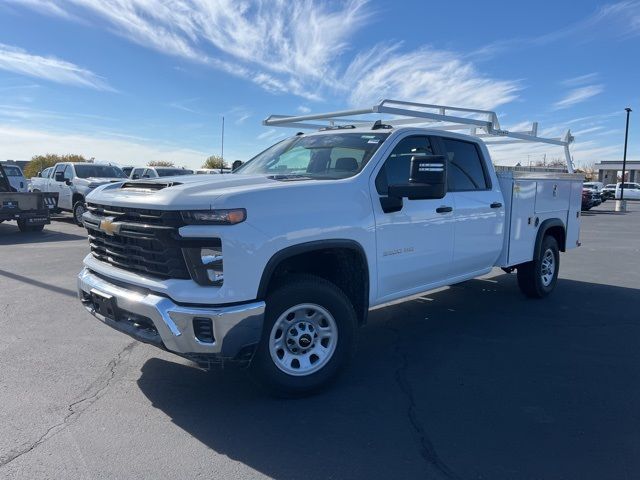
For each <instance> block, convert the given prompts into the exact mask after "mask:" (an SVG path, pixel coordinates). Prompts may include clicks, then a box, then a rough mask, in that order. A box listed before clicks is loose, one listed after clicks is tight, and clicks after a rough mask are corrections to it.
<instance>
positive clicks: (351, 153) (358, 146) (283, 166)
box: [236, 133, 389, 179]
mask: <svg viewBox="0 0 640 480" xmlns="http://www.w3.org/2000/svg"><path fill="white" fill-rule="evenodd" d="M388 136H389V133H336V134H322V135H311V136H308V137H305V136H301V137H297V136H296V137H293V138H290V139H287V140H283V141H282V142H280V143H276V144H275V145H273V146H272V147H270V148H268V149H267V150H265V151H264V152H262V153H260V154H259V155H257V156H256V157H254V158H253V159H251V160H249V161H248V162H247V163H245V164H244V165H243V166H242V167H240V168H239V169H238V170H236V172H237V173H249V174H270V175H287V176H289V175H292V176H303V177H309V178H323V179H337V178H346V177H351V176H353V175H355V174H356V173H358V172H359V171H360V170H362V168H363V167H364V166H365V165H366V163H367V162H368V161H369V159H370V158H371V157H372V156H373V154H374V153H375V152H376V150H377V149H378V147H379V146H380V145H382V143H383V142H384V140H385V139H386V138H387V137H388Z"/></svg>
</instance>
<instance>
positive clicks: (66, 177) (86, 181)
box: [29, 162, 126, 226]
mask: <svg viewBox="0 0 640 480" xmlns="http://www.w3.org/2000/svg"><path fill="white" fill-rule="evenodd" d="M125 178H126V175H125V174H124V172H123V171H122V170H121V169H120V167H116V166H113V165H107V164H101V163H80V162H77V163H73V162H63V163H56V164H55V165H54V166H53V167H50V168H47V169H45V170H43V171H42V172H40V173H39V174H38V176H36V177H33V178H32V179H31V182H30V183H29V191H30V192H53V193H57V194H58V209H59V210H64V211H67V212H72V213H73V217H74V219H75V221H76V223H77V224H78V225H80V226H82V214H83V213H84V212H85V198H86V196H87V195H88V194H89V193H90V192H91V191H92V190H93V189H94V188H96V187H99V186H100V185H104V184H105V183H109V182H114V181H116V182H117V181H121V180H123V179H125Z"/></svg>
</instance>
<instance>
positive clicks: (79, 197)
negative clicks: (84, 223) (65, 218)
mask: <svg viewBox="0 0 640 480" xmlns="http://www.w3.org/2000/svg"><path fill="white" fill-rule="evenodd" d="M78 202H84V195H82V194H81V193H78V192H74V193H73V196H72V197H71V208H73V207H74V206H75V204H76V203H78Z"/></svg>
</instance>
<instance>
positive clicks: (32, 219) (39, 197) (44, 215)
mask: <svg viewBox="0 0 640 480" xmlns="http://www.w3.org/2000/svg"><path fill="white" fill-rule="evenodd" d="M57 206H58V194H57V193H42V192H32V193H29V192H16V190H15V188H13V187H12V186H11V184H10V183H9V179H8V177H7V174H6V173H5V171H4V169H3V168H2V165H0V223H2V222H4V221H5V220H7V221H9V220H15V221H16V222H18V228H19V229H20V231H21V232H39V231H41V230H42V229H43V228H44V226H45V225H47V224H49V223H51V220H50V218H49V211H50V210H54V209H55V208H56V207H57Z"/></svg>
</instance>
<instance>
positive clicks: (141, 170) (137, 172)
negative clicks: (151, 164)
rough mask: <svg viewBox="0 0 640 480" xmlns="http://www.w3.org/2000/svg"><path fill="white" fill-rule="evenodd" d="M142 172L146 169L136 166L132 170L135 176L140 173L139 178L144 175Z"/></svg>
mask: <svg viewBox="0 0 640 480" xmlns="http://www.w3.org/2000/svg"><path fill="white" fill-rule="evenodd" d="M142 172H144V169H142V168H134V169H133V171H132V172H131V176H132V177H133V176H134V175H138V178H140V177H141V176H142Z"/></svg>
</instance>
